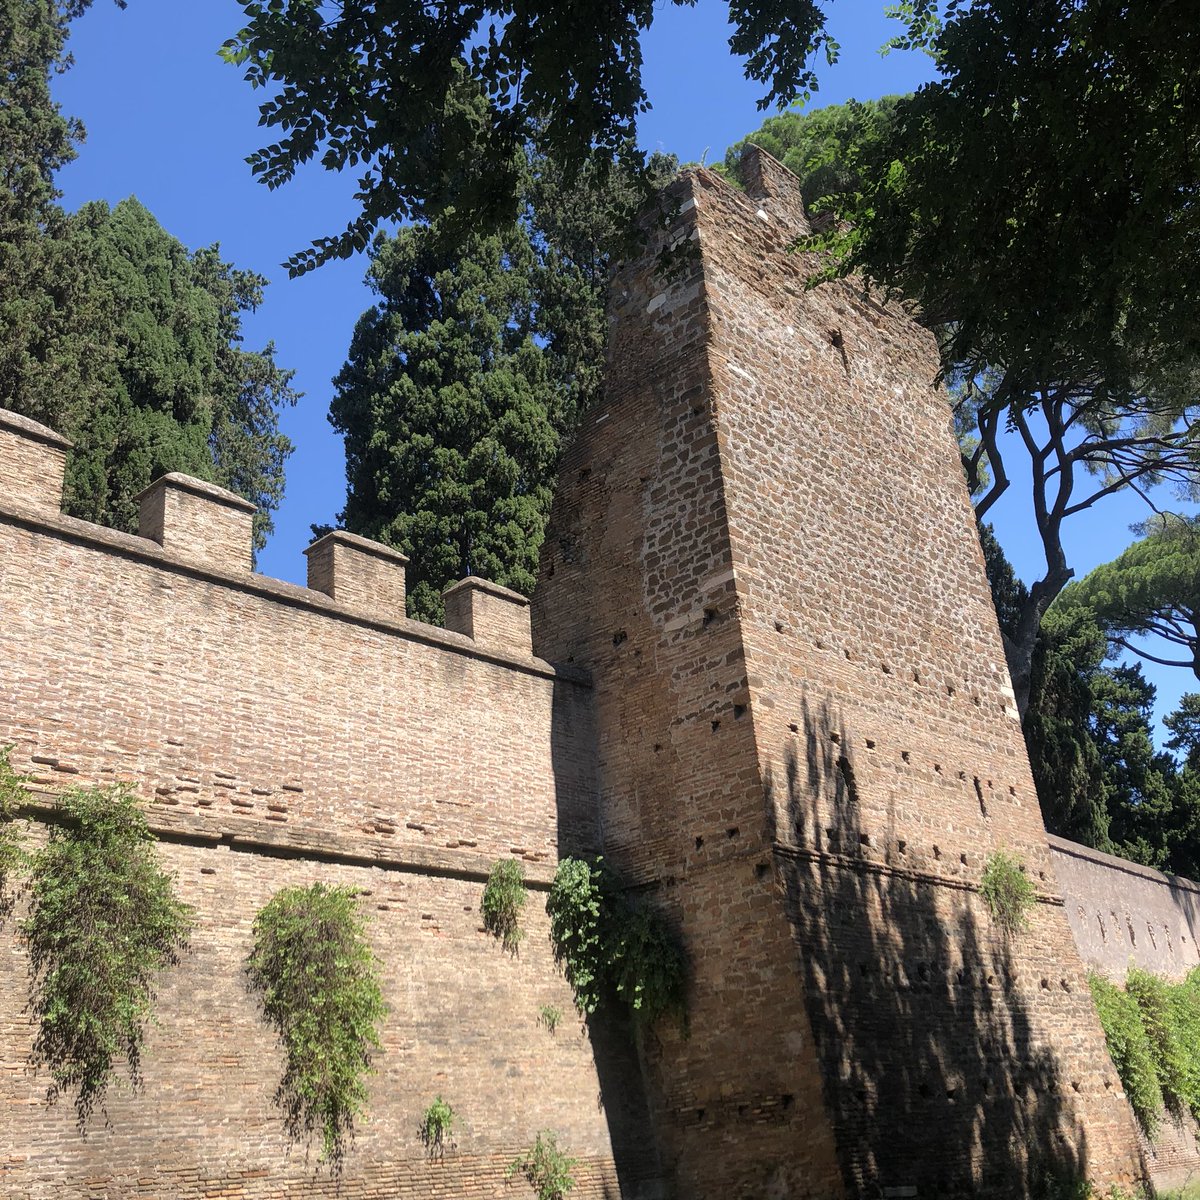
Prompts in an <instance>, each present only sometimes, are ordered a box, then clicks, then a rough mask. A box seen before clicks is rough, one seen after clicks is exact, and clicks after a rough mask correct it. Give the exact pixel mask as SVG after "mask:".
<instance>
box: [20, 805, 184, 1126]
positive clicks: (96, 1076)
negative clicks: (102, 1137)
mask: <svg viewBox="0 0 1200 1200" xmlns="http://www.w3.org/2000/svg"><path fill="white" fill-rule="evenodd" d="M58 807H59V812H60V814H61V818H62V823H61V824H52V825H51V826H50V832H49V838H48V840H47V842H46V844H45V845H44V846H43V847H42V849H40V850H38V851H37V852H36V853H35V854H34V855H33V857H32V860H31V864H30V885H29V888H30V906H29V914H28V916H27V917H26V918H25V919H24V920H23V921H22V922H21V932H22V934H23V935H24V938H25V940H26V942H27V944H28V946H29V958H30V970H31V974H32V977H33V986H32V995H31V998H30V1011H31V1012H32V1014H33V1019H34V1021H35V1022H36V1024H37V1027H38V1032H37V1035H36V1037H35V1039H34V1044H33V1053H32V1055H31V1059H32V1062H33V1063H34V1064H35V1065H37V1066H46V1067H48V1068H49V1070H50V1076H51V1081H52V1082H51V1086H50V1097H51V1099H56V1098H57V1097H58V1096H59V1095H60V1094H61V1093H63V1092H68V1091H73V1092H74V1093H75V1109H76V1113H77V1114H78V1117H79V1123H80V1125H81V1126H83V1125H85V1124H86V1122H87V1120H88V1118H89V1117H90V1115H91V1113H92V1111H93V1109H94V1107H95V1106H96V1105H97V1104H100V1105H101V1106H102V1105H103V1099H104V1093H105V1090H106V1088H107V1087H108V1084H109V1082H110V1080H111V1078H112V1075H113V1060H114V1059H115V1058H117V1057H118V1056H123V1057H124V1058H125V1060H126V1063H127V1065H128V1070H129V1076H130V1079H131V1080H132V1082H133V1083H134V1085H135V1086H136V1085H137V1084H139V1083H140V1081H141V1073H140V1069H139V1068H140V1060H141V1050H142V1045H143V1043H144V1041H145V1032H146V1025H147V1023H148V1022H150V1021H151V1020H153V1006H154V998H155V996H154V984H155V980H156V979H157V977H158V975H159V974H160V972H162V971H163V969H164V968H166V967H167V966H170V965H173V964H175V963H176V962H178V960H179V955H180V953H181V952H182V951H183V950H184V949H185V947H186V946H187V939H188V936H189V934H190V932H191V929H192V925H193V910H192V909H191V908H190V907H189V906H188V905H186V904H184V903H182V902H181V901H180V900H178V899H177V898H176V896H175V893H174V887H173V881H172V879H171V877H170V876H169V875H168V874H167V873H166V872H165V871H163V870H162V868H161V867H160V866H159V863H158V856H157V854H156V853H155V849H154V837H153V835H152V834H151V832H150V830H149V828H148V827H147V825H146V818H145V815H144V814H143V813H142V811H141V809H140V808H139V807H138V804H137V800H136V799H135V797H134V795H133V793H132V792H131V791H130V790H129V789H128V788H127V787H114V788H107V789H84V788H79V789H76V790H74V791H71V792H68V793H66V794H65V795H64V796H62V797H61V799H60V800H59V805H58Z"/></svg>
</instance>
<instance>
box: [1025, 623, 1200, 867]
mask: <svg viewBox="0 0 1200 1200" xmlns="http://www.w3.org/2000/svg"><path fill="white" fill-rule="evenodd" d="M1106 651H1107V641H1106V638H1105V635H1104V633H1103V631H1102V630H1101V629H1100V627H1099V626H1098V625H1097V624H1096V622H1095V621H1094V619H1092V617H1091V615H1090V613H1089V612H1088V610H1086V609H1084V608H1082V607H1079V606H1074V605H1072V606H1060V605H1058V604H1056V605H1054V606H1053V607H1052V608H1051V609H1050V611H1049V612H1048V613H1047V614H1046V616H1045V618H1044V620H1043V622H1042V629H1041V632H1040V634H1039V638H1038V645H1037V651H1036V653H1035V655H1034V670H1033V687H1032V693H1031V699H1030V706H1029V711H1028V712H1027V714H1026V719H1025V740H1026V745H1027V747H1028V749H1029V759H1030V765H1031V766H1032V768H1033V775H1034V781H1035V783H1036V784H1037V789H1038V797H1039V799H1040V801H1041V805H1042V815H1043V817H1044V819H1045V821H1046V827H1047V828H1048V829H1049V830H1050V831H1051V832H1053V833H1058V834H1061V835H1062V836H1064V837H1069V838H1073V839H1074V840H1076V841H1081V842H1083V843H1084V844H1086V845H1090V846H1095V847H1097V848H1098V849H1101V850H1108V851H1111V852H1115V853H1118V854H1121V855H1124V856H1125V857H1127V858H1132V859H1134V860H1135V861H1138V862H1144V863H1146V864H1147V865H1149V866H1155V867H1160V868H1163V869H1165V870H1170V871H1173V872H1175V873H1176V874H1180V875H1187V876H1190V877H1194V876H1195V875H1196V874H1198V873H1200V770H1198V769H1197V764H1194V763H1192V762H1191V761H1189V756H1188V747H1189V745H1190V740H1189V738H1188V736H1187V734H1186V730H1187V728H1188V719H1189V712H1190V711H1191V710H1192V709H1193V708H1194V706H1195V704H1196V701H1195V700H1194V699H1193V698H1192V697H1189V696H1186V695H1185V696H1184V697H1183V700H1182V702H1181V707H1180V709H1179V711H1178V712H1177V713H1175V714H1172V715H1170V716H1168V717H1166V718H1165V720H1164V724H1165V725H1166V726H1167V728H1168V729H1171V730H1175V729H1180V730H1183V731H1184V734H1183V735H1182V736H1177V737H1176V738H1173V739H1171V740H1169V741H1168V742H1167V745H1166V748H1165V749H1164V750H1158V749H1156V748H1155V745H1154V739H1153V706H1154V697H1155V689H1154V687H1153V685H1152V684H1150V683H1149V682H1147V680H1146V679H1145V677H1144V676H1143V675H1142V671H1141V668H1140V667H1139V666H1122V665H1117V666H1113V665H1110V664H1108V663H1106V662H1105V654H1106ZM1168 750H1173V751H1175V752H1176V753H1177V754H1178V755H1179V759H1180V761H1176V760H1175V759H1174V758H1172V756H1171V754H1169V753H1167V751H1168Z"/></svg>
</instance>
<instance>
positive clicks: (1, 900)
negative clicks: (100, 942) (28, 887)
mask: <svg viewBox="0 0 1200 1200" xmlns="http://www.w3.org/2000/svg"><path fill="white" fill-rule="evenodd" d="M11 752H12V747H11V746H0V919H3V918H4V917H6V916H8V914H9V912H10V911H11V910H12V905H13V899H14V896H13V891H12V881H13V876H14V875H15V874H16V873H17V872H18V871H19V870H20V869H21V868H22V867H23V866H25V865H26V863H27V861H28V857H27V855H26V853H25V849H24V838H23V837H22V828H21V825H20V824H19V823H18V818H17V810H18V809H19V808H20V806H21V804H22V802H23V801H24V799H25V788H24V783H25V779H24V776H21V775H18V774H17V772H16V771H14V770H13V769H12V766H11V765H10V764H9V761H8V756H9V754H10V753H11Z"/></svg>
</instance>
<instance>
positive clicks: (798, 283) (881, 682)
mask: <svg viewBox="0 0 1200 1200" xmlns="http://www.w3.org/2000/svg"><path fill="white" fill-rule="evenodd" d="M743 166H744V176H745V180H746V188H745V191H744V192H739V191H735V190H734V189H733V188H732V187H730V186H728V185H727V184H726V183H725V182H724V181H723V180H721V179H719V178H717V177H716V176H715V175H713V174H710V173H708V172H705V171H694V172H689V173H688V174H686V175H685V176H684V178H683V179H682V181H680V183H679V184H678V185H677V188H676V191H675V198H676V199H677V201H678V216H677V219H676V220H675V223H674V225H673V228H672V229H671V230H670V231H669V233H668V234H666V235H664V237H663V238H662V239H660V240H659V241H658V242H657V243H655V244H654V245H653V246H652V247H651V248H650V249H649V250H648V251H647V253H646V254H645V255H643V257H642V258H641V259H640V260H638V261H636V262H634V263H632V264H630V265H629V266H628V267H626V268H625V269H624V270H623V271H622V272H621V273H620V275H619V276H618V277H617V280H616V284H615V295H614V301H613V308H612V317H613V326H612V347H611V362H610V375H609V385H608V394H607V399H606V402H605V404H604V405H603V407H602V408H601V409H600V410H599V411H598V412H596V413H594V414H593V415H592V416H591V418H590V419H589V420H588V422H587V424H586V427H585V428H584V430H583V431H582V434H581V436H580V437H579V439H578V441H577V442H576V444H575V446H574V447H573V449H572V450H571V452H570V453H569V454H568V455H567V458H566V460H565V461H564V463H563V466H562V471H561V477H560V487H559V492H558V496H557V499H556V502H555V510H554V518H553V522H552V529H551V532H550V534H549V536H548V539H547V543H546V547H545V551H544V556H543V580H542V584H541V588H540V590H539V592H538V594H537V596H536V597H535V603H534V631H535V649H536V650H537V652H538V653H539V654H541V655H542V656H544V657H547V658H549V659H551V660H554V661H556V662H563V663H573V664H576V665H579V666H584V667H586V668H587V669H588V670H589V671H590V672H591V673H592V676H593V679H594V682H595V693H594V697H595V716H596V723H597V748H598V759H597V786H598V791H599V795H600V805H601V807H600V818H601V826H602V838H603V847H604V851H605V853H606V854H607V855H608V856H609V857H610V859H611V860H612V861H613V862H614V863H615V864H616V866H617V867H618V868H619V869H620V870H621V871H622V872H623V873H624V874H625V875H626V877H627V878H629V879H630V880H632V881H633V882H634V883H635V884H636V885H637V886H638V887H639V888H640V889H642V890H644V891H645V892H647V893H648V894H650V895H653V896H654V897H656V899H657V901H658V902H659V903H661V904H662V905H664V906H665V907H666V908H667V909H668V910H669V912H670V913H671V914H672V915H673V917H674V919H675V920H676V922H677V923H678V926H679V928H680V930H681V932H682V934H683V937H684V939H685V941H686V943H687V945H688V947H689V950H690V952H691V955H692V961H693V964H694V979H693V985H692V1006H691V1037H690V1038H689V1039H687V1040H685V1039H683V1038H681V1037H679V1036H676V1035H674V1034H672V1033H671V1031H669V1030H668V1031H662V1032H661V1033H660V1037H659V1039H657V1040H654V1039H652V1040H651V1042H650V1044H649V1045H647V1046H646V1047H645V1048H644V1060H645V1067H646V1075H647V1080H648V1086H649V1089H650V1102H651V1107H652V1110H653V1113H654V1120H655V1128H656V1130H657V1131H658V1136H659V1145H660V1149H661V1154H662V1156H663V1163H664V1168H665V1170H666V1173H667V1174H668V1176H669V1177H671V1178H672V1179H673V1180H674V1183H675V1187H676V1188H677V1194H678V1195H679V1196H681V1197H688V1198H691V1200H701V1198H711V1200H731V1198H734V1197H742V1198H745V1200H758V1198H760V1197H802V1196H813V1197H816V1196H838V1195H846V1194H849V1195H863V1196H880V1195H882V1196H922V1197H926V1196H937V1197H942V1196H950V1195H968V1194H970V1195H976V1194H993V1195H998V1196H1014V1195H1022V1194H1024V1193H1025V1190H1026V1189H1027V1187H1028V1186H1029V1185H1030V1180H1031V1179H1032V1178H1033V1177H1034V1176H1035V1175H1036V1174H1037V1173H1038V1172H1039V1171H1041V1170H1060V1171H1064V1172H1066V1173H1070V1174H1089V1175H1092V1176H1094V1177H1096V1178H1098V1179H1102V1180H1106V1179H1118V1178H1128V1177H1129V1176H1130V1175H1131V1173H1133V1172H1134V1171H1135V1170H1136V1165H1137V1140H1136V1135H1135V1132H1134V1128H1133V1124H1132V1121H1131V1118H1130V1114H1129V1110H1128V1108H1127V1107H1126V1104H1125V1102H1124V1099H1123V1098H1122V1097H1121V1095H1120V1088H1119V1085H1118V1084H1117V1083H1116V1080H1115V1076H1114V1074H1113V1072H1112V1068H1111V1065H1110V1063H1109V1060H1108V1057H1107V1054H1106V1051H1105V1048H1104V1042H1103V1037H1102V1034H1101V1031H1100V1028H1099V1025H1098V1022H1097V1020H1096V1017H1095V1014H1094V1012H1093V1009H1092V1005H1091V1000H1090V997H1089V994H1088V989H1087V986H1086V982H1085V978H1084V973H1083V970H1082V968H1081V964H1080V960H1079V957H1078V955H1077V953H1076V950H1075V946H1074V943H1073V942H1072V938H1071V934H1070V931H1069V929H1068V926H1067V922H1066V920H1065V918H1064V915H1063V910H1062V900H1061V897H1060V893H1059V889H1058V885H1057V883H1056V881H1055V878H1054V875H1053V871H1052V868H1051V863H1050V855H1049V852H1048V850H1047V845H1046V835H1045V833H1044V830H1043V827H1042V821H1041V816H1040V813H1039V809H1038V803H1037V799H1036V796H1035V794H1034V789H1033V784H1032V781H1031V778H1030V773H1029V767H1028V763H1027V760H1026V755H1025V749H1024V743H1023V740H1022V736H1021V730H1020V725H1019V723H1018V719H1017V713H1016V710H1015V708H1014V704H1013V693H1012V691H1011V688H1010V686H1009V682H1008V676H1007V672H1006V670H1005V666H1004V658H1003V654H1002V650H1001V643H1000V637H999V633H998V631H997V627H996V619H995V615H994V611H993V608H992V604H991V601H990V598H989V593H988V586H987V582H986V579H985V575H984V569H983V560H982V555H981V552H980V548H979V542H978V539H977V536H976V533H975V528H974V521H973V516H972V512H971V507H970V504H969V500H968V496H967V493H966V489H965V487H964V485H963V482H962V478H961V472H960V470H959V467H958V462H957V459H958V455H957V448H956V445H955V441H954V436H953V433H952V431H951V428H950V416H949V412H948V408H947V404H946V401H945V399H944V397H943V396H942V395H941V394H939V393H938V392H937V391H935V390H934V389H933V388H932V387H931V380H932V378H933V376H934V374H935V371H936V367H937V360H936V354H935V347H934V344H933V341H932V338H931V337H930V336H929V335H927V334H926V333H924V332H923V331H921V330H920V329H919V328H918V327H917V326H915V325H914V323H913V322H912V321H911V320H910V319H909V318H907V317H906V316H905V314H904V313H903V312H901V311H898V310H897V309H896V308H893V307H888V308H884V307H882V306H881V305H879V304H878V303H876V302H875V301H874V300H872V299H870V298H867V297H864V296H863V295H862V293H861V289H860V288H858V287H857V286H855V285H854V284H852V283H837V284H827V285H824V286H822V287H820V288H818V289H816V290H808V289H807V288H806V278H807V276H808V275H809V274H810V273H812V272H813V270H814V267H815V263H814V260H813V258H812V256H808V255H803V254H802V255H796V254H791V253H789V252H788V247H789V243H791V242H792V241H793V240H794V239H795V238H796V236H797V235H798V234H801V233H804V232H807V231H808V226H807V223H806V219H805V216H804V213H803V207H802V204H801V201H800V197H799V195H798V192H797V184H796V180H795V179H794V177H792V176H791V175H790V174H789V173H788V172H786V171H785V170H784V169H783V168H782V167H780V166H779V164H777V163H776V162H774V160H772V159H771V158H770V157H769V156H767V155H766V154H764V153H761V152H759V151H757V150H752V151H751V152H750V153H749V155H748V156H747V159H746V160H745V162H744V164H743ZM664 242H671V243H673V244H675V245H676V246H685V247H686V246H690V247H691V248H692V250H693V254H692V255H691V257H690V259H687V260H685V265H684V266H683V267H682V268H679V267H677V268H676V273H675V274H673V275H671V274H664V272H663V271H662V270H660V269H659V268H658V267H657V265H656V255H657V252H658V251H659V249H660V248H661V246H662V245H663V244H664ZM998 849H1004V850H1006V851H1008V852H1010V853H1011V854H1013V855H1016V856H1018V857H1019V858H1020V859H1022V860H1023V861H1024V863H1025V865H1026V869H1027V871H1028V872H1029V875H1030V877H1031V878H1032V880H1033V882H1034V884H1035V886H1036V888H1037V890H1038V893H1039V900H1040V903H1039V904H1038V905H1037V906H1036V913H1035V916H1034V918H1033V921H1032V927H1031V928H1030V930H1029V931H1028V932H1026V933H1021V934H1017V935H1014V936H1011V937H1006V936H1004V935H1003V934H1002V933H1001V932H1000V931H998V930H997V928H996V927H995V926H994V925H993V923H992V921H991V920H990V918H989V915H988V912H987V909H986V907H985V905H984V904H983V903H982V901H981V899H980V895H979V883H980V875H981V872H982V870H983V867H984V863H985V860H986V858H987V856H988V855H989V854H990V853H991V852H992V851H995V850H998Z"/></svg>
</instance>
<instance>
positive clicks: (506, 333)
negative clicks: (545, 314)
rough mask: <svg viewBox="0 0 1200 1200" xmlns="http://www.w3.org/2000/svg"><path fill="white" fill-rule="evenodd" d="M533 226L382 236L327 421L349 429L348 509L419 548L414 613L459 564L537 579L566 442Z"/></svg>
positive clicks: (413, 574)
mask: <svg viewBox="0 0 1200 1200" xmlns="http://www.w3.org/2000/svg"><path fill="white" fill-rule="evenodd" d="M531 267H532V250H531V247H530V245H529V239H528V237H527V235H526V234H525V232H524V231H523V230H521V229H519V228H516V227H514V228H513V229H512V230H510V231H509V232H508V233H507V234H489V235H487V236H482V235H477V236H475V237H473V238H471V239H470V240H469V241H468V242H467V243H466V244H465V245H464V246H462V247H461V248H460V249H459V250H458V251H455V252H449V253H447V251H446V250H445V242H444V240H443V239H442V238H440V237H439V236H438V235H437V232H436V231H434V230H430V229H428V228H425V227H415V226H414V227H410V228H407V229H403V230H401V231H400V232H399V233H398V234H397V235H396V236H395V237H390V238H389V237H385V236H383V235H381V236H380V237H379V238H378V239H377V241H376V243H375V245H374V247H373V248H372V251H371V266H370V269H369V271H368V274H367V278H368V282H369V283H370V284H371V286H372V288H374V290H375V291H376V292H377V293H378V294H379V297H380V300H379V303H377V304H376V305H375V306H374V307H373V308H371V309H370V310H368V312H367V313H365V314H364V315H363V317H362V318H361V319H360V320H359V322H358V325H357V327H356V328H355V331H354V338H353V341H352V343H351V346H350V357H349V359H348V361H347V362H346V365H345V366H344V367H343V368H342V370H341V372H340V373H339V374H338V376H337V378H336V379H335V380H334V384H335V386H336V388H337V392H336V395H335V396H334V399H333V403H332V405H331V407H330V420H331V421H332V422H333V426H334V428H335V429H337V430H338V431H339V432H340V433H342V434H344V435H345V440H346V474H347V479H348V482H349V490H348V494H347V497H346V508H345V510H344V512H343V513H342V514H341V519H342V521H343V523H344V524H345V526H346V527H347V528H348V529H351V530H353V531H355V532H356V533H360V534H364V535H366V536H369V537H372V538H375V539H376V540H378V541H382V542H388V543H389V544H391V545H393V546H396V547H398V548H400V549H401V550H403V551H404V552H405V553H406V554H408V555H410V556H411V558H412V564H411V566H410V569H409V612H410V614H411V615H413V616H417V617H422V618H424V619H426V620H433V621H436V620H440V619H441V616H442V612H443V608H442V598H441V593H442V591H443V589H444V588H445V587H446V586H447V585H448V584H449V583H450V582H452V581H454V580H457V579H461V578H462V577H463V576H465V575H472V574H474V575H483V576H485V577H486V578H488V579H491V580H492V581H493V582H495V583H500V584H504V585H506V586H508V587H515V588H519V589H521V590H522V591H529V590H531V589H532V586H533V580H534V575H535V573H536V571H537V560H538V549H539V547H540V545H541V539H542V531H543V528H544V524H545V519H546V514H547V513H548V511H549V507H550V500H551V493H552V485H553V479H554V467H555V463H556V461H557V455H558V445H559V437H558V424H559V422H557V421H556V420H555V409H556V389H555V388H554V386H553V384H552V382H551V378H550V371H549V368H548V366H547V360H546V352H545V350H544V349H543V348H542V347H541V346H539V345H538V343H537V342H536V341H535V340H534V336H533V313H532V304H531V299H530V274H531Z"/></svg>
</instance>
